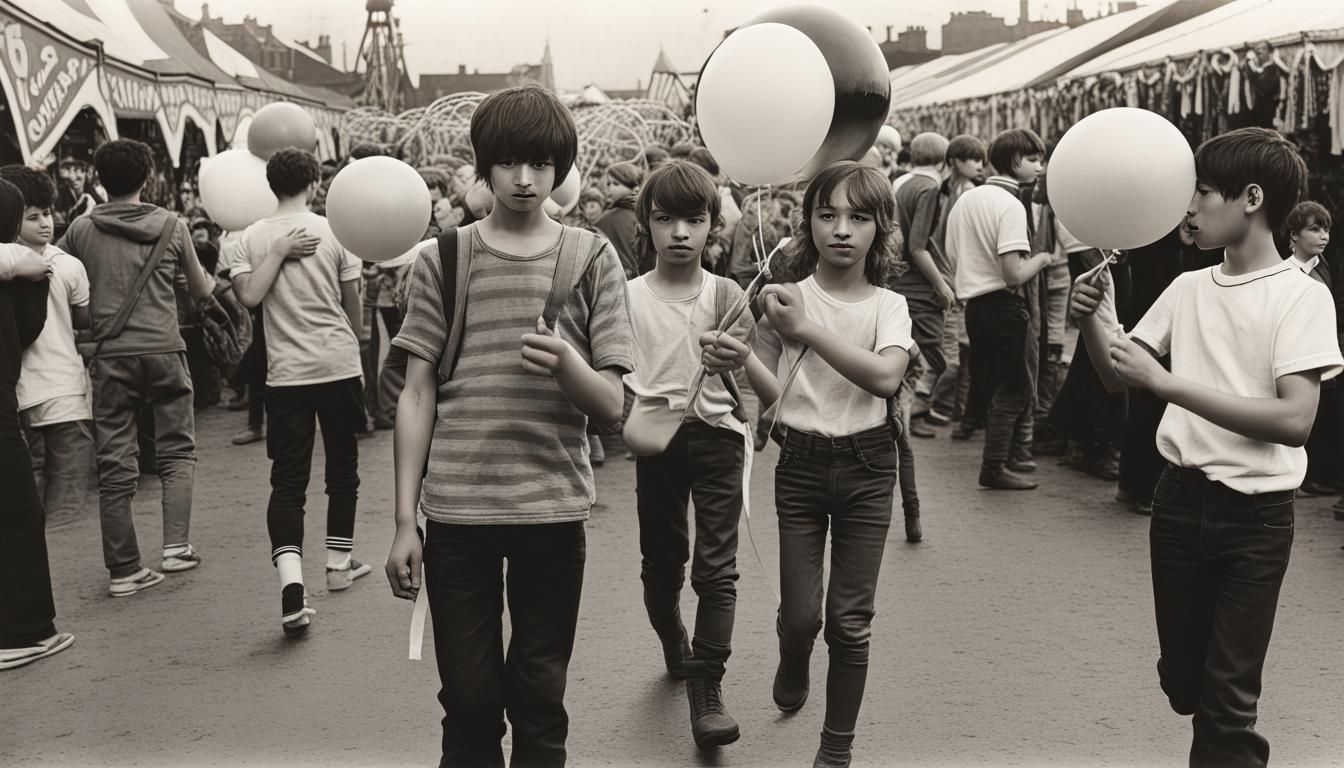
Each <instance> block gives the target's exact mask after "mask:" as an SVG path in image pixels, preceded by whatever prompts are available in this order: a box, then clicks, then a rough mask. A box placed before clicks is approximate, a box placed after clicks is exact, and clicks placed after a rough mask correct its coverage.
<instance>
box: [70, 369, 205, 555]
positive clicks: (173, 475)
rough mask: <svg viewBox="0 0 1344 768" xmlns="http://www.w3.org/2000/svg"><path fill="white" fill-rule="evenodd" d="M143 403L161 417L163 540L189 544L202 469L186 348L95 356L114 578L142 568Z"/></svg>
mask: <svg viewBox="0 0 1344 768" xmlns="http://www.w3.org/2000/svg"><path fill="white" fill-rule="evenodd" d="M143 407H148V409H149V410H150V411H151V412H152V413H153V415H154V447H155V453H156V455H157V472H158V475H159V480H160V481H161V482H162V484H163V544H164V546H165V547H167V546H172V545H174V544H186V543H187V541H188V534H189V533H190V528H191V495H192V482H193V479H194V477H195V471H196V416H195V413H194V412H193V409H192V389H191V376H190V375H189V374H188V373H187V355H186V353H185V352H169V353H165V354H155V355H134V356H127V357H99V358H97V359H95V360H94V361H93V418H94V422H95V423H96V424H97V429H96V430H95V432H96V435H95V442H96V445H97V456H98V517H99V519H100V521H101V523H102V529H103V562H104V564H105V565H106V566H107V569H108V570H109V571H110V572H111V574H112V578H114V579H115V578H120V577H122V576H130V575H131V574H133V573H135V572H136V571H138V570H140V547H139V544H138V542H137V541H136V537H135V523H134V521H133V520H132V516H131V500H132V499H133V498H135V487H136V481H137V480H138V479H139V477H140V465H139V452H140V446H139V443H138V442H137V434H138V429H139V428H138V426H137V422H136V416H137V414H138V413H139V411H140V409H141V408H143Z"/></svg>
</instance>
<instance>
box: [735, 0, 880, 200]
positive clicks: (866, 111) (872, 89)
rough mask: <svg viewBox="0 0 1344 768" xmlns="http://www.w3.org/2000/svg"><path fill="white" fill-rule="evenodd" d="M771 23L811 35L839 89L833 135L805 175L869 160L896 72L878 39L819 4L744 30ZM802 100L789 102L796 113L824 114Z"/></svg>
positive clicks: (777, 13)
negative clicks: (841, 163) (837, 163)
mask: <svg viewBox="0 0 1344 768" xmlns="http://www.w3.org/2000/svg"><path fill="white" fill-rule="evenodd" d="M766 23H775V24H784V25H786V26H790V27H793V28H794V29H797V30H798V31H800V32H802V33H803V34H804V35H807V37H808V39H810V40H811V41H812V42H813V44H815V45H816V46H817V48H818V49H819V50H820V51H821V54H822V56H824V57H825V58H826V65H827V66H828V67H829V68H830V70H831V77H832V81H833V82H834V84H835V104H834V114H833V115H832V116H831V125H830V130H829V131H828V132H827V133H826V139H825V141H824V142H823V143H822V145H821V148H820V149H819V150H817V152H816V154H815V155H814V156H813V158H812V160H811V162H809V163H807V165H806V167H804V168H803V175H804V176H815V175H816V173H817V172H818V171H820V170H821V169H822V168H825V167H826V166H828V165H830V164H831V163H834V162H835V161H837V160H858V159H859V158H861V157H863V153H864V152H867V151H868V148H869V147H871V146H873V143H874V139H876V138H877V134H878V130H879V129H880V128H881V127H882V124H883V123H884V122H886V119H887V115H888V113H889V112H890V108H891V72H890V71H889V70H888V69H887V60H886V58H885V57H883V56H882V49H880V48H878V47H877V42H876V41H875V40H873V36H872V35H871V34H869V32H868V30H866V29H864V28H863V27H861V26H859V25H858V24H856V23H854V21H853V20H851V19H850V18H849V17H848V16H845V15H843V14H841V13H838V12H836V11H833V10H831V9H830V8H824V7H822V6H819V5H793V6H787V7H784V8H776V9H773V10H769V11H764V12H762V13H759V14H757V15H755V16H753V17H751V18H750V19H748V20H747V21H746V22H744V23H743V24H742V26H741V27H738V31H743V30H744V29H749V28H750V27H751V25H756V24H766ZM734 34H736V33H734ZM800 95H803V94H799V95H795V97H794V98H793V99H792V100H790V102H789V104H790V106H792V107H793V109H794V110H799V111H801V110H808V109H821V105H820V104H813V103H809V102H807V101H803V100H802V99H801V98H799V96H800ZM828 111H829V110H828ZM716 156H717V155H716Z"/></svg>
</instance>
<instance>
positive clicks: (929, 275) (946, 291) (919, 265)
mask: <svg viewBox="0 0 1344 768" xmlns="http://www.w3.org/2000/svg"><path fill="white" fill-rule="evenodd" d="M910 259H911V261H913V262H914V263H915V269H918V270H919V273H920V274H921V275H923V276H924V279H925V280H928V281H929V285H932V286H933V290H935V291H937V292H938V296H939V297H940V298H942V300H943V306H944V307H950V306H952V302H954V301H956V300H957V294H956V291H953V290H952V286H950V285H948V284H947V280H945V279H944V278H943V273H942V272H940V271H939V270H938V265H937V264H934V263H933V254H931V253H929V251H928V249H927V248H911V249H910Z"/></svg>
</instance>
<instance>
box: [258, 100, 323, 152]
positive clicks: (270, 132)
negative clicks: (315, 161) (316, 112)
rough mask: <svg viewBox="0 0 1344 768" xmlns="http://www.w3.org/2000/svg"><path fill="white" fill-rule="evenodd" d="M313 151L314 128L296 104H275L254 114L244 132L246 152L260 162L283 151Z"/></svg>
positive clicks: (311, 119)
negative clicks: (245, 134) (291, 149)
mask: <svg viewBox="0 0 1344 768" xmlns="http://www.w3.org/2000/svg"><path fill="white" fill-rule="evenodd" d="M290 147H292V148H294V149H302V150H304V151H307V152H316V151H317V126H316V125H314V124H313V118H312V116H310V115H309V114H308V112H307V111H305V110H304V108H303V107H300V106H299V105H298V104H291V103H290V102H288V101H277V102H274V103H272V104H267V105H266V106H264V107H262V108H261V109H259V110H257V114H256V115H254V116H253V117H252V124H251V125H250V126H248V128H247V148H248V151H250V152H251V153H252V154H254V155H256V156H257V157H260V158H261V159H262V160H270V159H271V155H274V154H275V153H276V152H278V151H280V150H282V149H287V148H290Z"/></svg>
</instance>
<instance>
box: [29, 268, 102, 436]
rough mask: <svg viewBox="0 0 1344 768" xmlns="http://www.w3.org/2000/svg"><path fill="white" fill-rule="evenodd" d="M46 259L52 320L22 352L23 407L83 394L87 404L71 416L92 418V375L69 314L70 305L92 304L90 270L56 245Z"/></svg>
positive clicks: (48, 302)
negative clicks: (89, 395) (81, 353)
mask: <svg viewBox="0 0 1344 768" xmlns="http://www.w3.org/2000/svg"><path fill="white" fill-rule="evenodd" d="M42 258H43V259H44V260H46V262H47V264H48V265H49V266H50V269H51V275H50V278H49V282H48V284H47V322H46V324H45V325H43V326H42V333H41V334H39V335H38V337H37V339H36V340H35V341H34V342H33V343H32V345H30V346H29V347H28V348H27V349H25V350H24V351H23V368H22V371H21V373H20V374H19V384H18V387H17V388H16V393H17V395H18V399H19V410H24V409H25V408H31V407H33V406H34V405H38V404H39V403H44V402H46V401H48V400H52V399H55V398H58V397H80V398H83V399H84V405H83V408H82V409H78V410H77V411H76V412H74V413H72V414H71V415H73V416H74V417H75V419H91V418H93V413H92V411H91V410H90V406H89V402H88V399H87V397H86V395H87V392H88V389H89V374H88V371H87V370H86V369H85V367H84V360H83V359H82V358H81V357H80V356H79V350H77V349H76V348H75V329H74V324H73V322H72V321H71V318H70V307H71V306H76V307H87V306H88V305H89V275H88V273H87V272H85V271H84V264H83V263H81V262H80V260H79V259H76V258H75V257H74V256H71V255H70V254H68V253H66V252H65V251H62V250H61V249H60V248H57V247H56V246H54V245H48V246H47V247H46V248H44V249H43V251H42ZM66 420H67V421H72V420H74V419H66ZM48 423H51V422H48Z"/></svg>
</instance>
